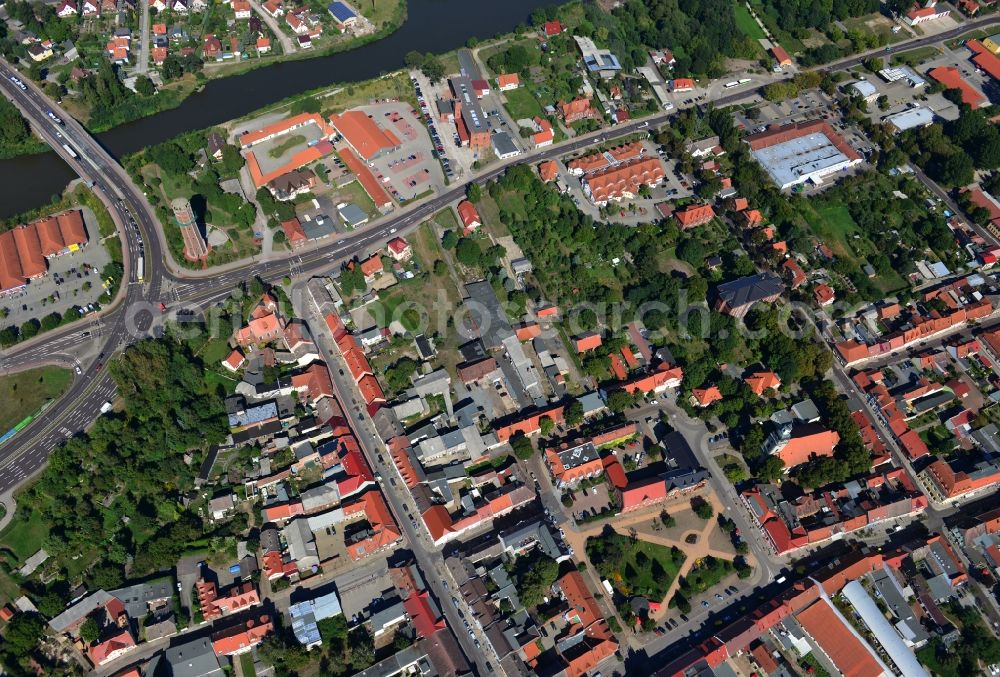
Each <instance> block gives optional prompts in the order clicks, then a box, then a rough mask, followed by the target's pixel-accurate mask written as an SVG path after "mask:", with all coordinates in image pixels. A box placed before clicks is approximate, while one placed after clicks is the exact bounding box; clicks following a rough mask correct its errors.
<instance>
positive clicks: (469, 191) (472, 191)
mask: <svg viewBox="0 0 1000 677" xmlns="http://www.w3.org/2000/svg"><path fill="white" fill-rule="evenodd" d="M465 197H467V198H468V199H469V202H472V203H474V204H475V203H478V202H479V201H480V200H481V199H483V189H482V188H481V187H480V186H479V184H478V183H476V182H475V181H473V182H472V183H470V184H469V185H468V186H467V187H466V189H465Z"/></svg>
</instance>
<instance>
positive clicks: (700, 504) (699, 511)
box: [691, 498, 715, 520]
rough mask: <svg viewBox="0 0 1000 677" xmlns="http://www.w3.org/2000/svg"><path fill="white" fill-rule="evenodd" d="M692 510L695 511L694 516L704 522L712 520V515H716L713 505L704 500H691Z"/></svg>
mask: <svg viewBox="0 0 1000 677" xmlns="http://www.w3.org/2000/svg"><path fill="white" fill-rule="evenodd" d="M691 509H692V510H694V514H695V515H697V516H698V517H700V518H701V519H703V520H710V519H712V515H714V514H715V510H713V509H712V504H711V503H709V502H708V501H706V500H704V499H700V498H699V499H691Z"/></svg>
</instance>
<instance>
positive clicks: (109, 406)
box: [101, 400, 115, 414]
mask: <svg viewBox="0 0 1000 677" xmlns="http://www.w3.org/2000/svg"><path fill="white" fill-rule="evenodd" d="M114 406H115V405H113V404H111V400H108V401H107V402H105V403H104V404H102V405H101V413H102V414H106V413H108V412H109V411H111V409H112V408H113V407H114Z"/></svg>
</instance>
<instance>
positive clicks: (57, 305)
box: [0, 207, 111, 326]
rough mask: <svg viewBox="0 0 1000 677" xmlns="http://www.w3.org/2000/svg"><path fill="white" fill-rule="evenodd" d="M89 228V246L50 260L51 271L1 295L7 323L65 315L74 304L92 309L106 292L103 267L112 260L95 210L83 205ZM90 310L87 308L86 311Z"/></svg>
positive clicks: (5, 322) (0, 305)
mask: <svg viewBox="0 0 1000 677" xmlns="http://www.w3.org/2000/svg"><path fill="white" fill-rule="evenodd" d="M83 221H84V223H85V224H86V227H87V237H88V238H89V240H88V242H87V244H86V245H84V246H83V247H82V248H81V249H80V250H79V251H75V252H70V253H67V254H63V255H62V256H56V257H53V258H50V259H48V273H47V274H46V275H44V276H42V277H40V278H37V279H34V280H31V281H30V282H29V283H28V284H27V285H26V286H25V287H23V288H21V289H20V290H18V291H15V292H13V293H11V294H8V295H4V296H0V309H3V310H5V311H6V312H7V313H8V314H7V317H6V318H5V319H4V320H3V321H2V324H4V325H16V326H20V325H22V324H23V323H25V322H27V321H28V320H31V319H36V320H40V319H41V318H43V317H45V316H46V315H48V314H49V313H53V312H56V313H60V314H64V313H65V312H66V311H67V310H69V309H70V308H73V307H77V308H84V309H86V308H88V307H89V309H90V310H93V309H94V308H95V307H96V306H94V305H93V304H94V303H95V302H96V301H97V299H98V298H100V296H101V294H103V293H104V287H103V280H102V279H101V275H100V273H101V270H102V269H103V268H104V266H106V265H107V264H108V263H110V262H111V256H110V255H109V254H108V252H107V250H106V249H105V248H104V245H103V244H101V242H100V240H99V239H98V237H99V231H98V227H97V221H96V220H95V218H94V214H93V212H91V211H90V210H89V209H87V208H86V207H84V208H83ZM86 312H87V310H84V313H86Z"/></svg>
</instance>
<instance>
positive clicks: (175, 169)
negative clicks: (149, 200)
mask: <svg viewBox="0 0 1000 677" xmlns="http://www.w3.org/2000/svg"><path fill="white" fill-rule="evenodd" d="M146 156H147V157H148V158H149V160H150V161H151V162H153V163H155V164H156V165H158V166H159V167H160V169H162V170H163V171H165V172H166V173H167V174H172V175H174V176H178V175H180V174H184V173H185V172H188V171H190V170H191V167H192V166H193V162H192V160H191V154H190V153H188V152H187V151H185V150H184V149H183V148H181V147H180V145H178V144H177V142H176V141H167V142H165V143H161V144H157V145H155V146H152V147H150V148H147V149H146Z"/></svg>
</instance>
